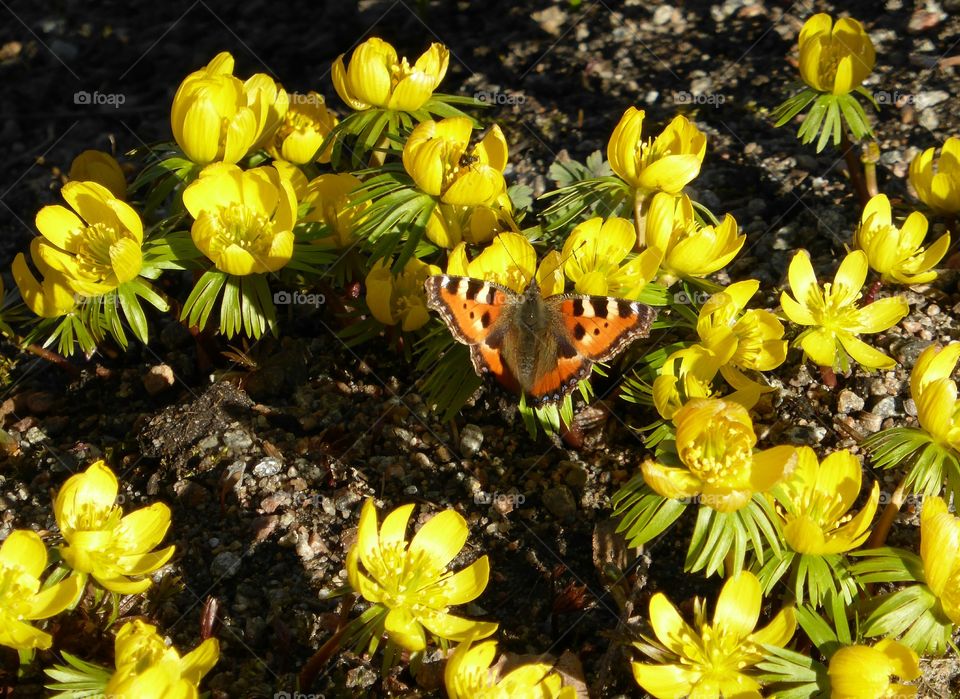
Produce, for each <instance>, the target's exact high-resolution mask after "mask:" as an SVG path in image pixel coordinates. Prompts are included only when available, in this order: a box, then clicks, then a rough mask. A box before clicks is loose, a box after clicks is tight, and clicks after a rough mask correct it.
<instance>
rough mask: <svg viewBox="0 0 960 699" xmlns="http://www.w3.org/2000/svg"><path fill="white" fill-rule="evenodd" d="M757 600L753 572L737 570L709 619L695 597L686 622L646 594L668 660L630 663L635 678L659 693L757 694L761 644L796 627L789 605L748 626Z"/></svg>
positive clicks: (781, 640) (662, 697) (665, 602)
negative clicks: (762, 623) (691, 615)
mask: <svg viewBox="0 0 960 699" xmlns="http://www.w3.org/2000/svg"><path fill="white" fill-rule="evenodd" d="M762 602H763V599H762V596H761V591H760V583H759V581H758V580H757V578H756V577H755V576H754V575H753V574H752V573H749V572H747V571H741V572H739V573H737V574H736V575H734V576H733V577H731V578H729V579H728V580H727V582H726V583H724V585H723V589H722V590H720V596H719V598H718V599H717V607H716V610H715V611H714V613H713V621H712V622H710V621H707V615H706V605H705V604H704V601H703V600H701V599H697V600H696V601H695V602H694V623H693V626H690V625H689V624H687V623H686V622H685V621H684V620H683V618H682V617H681V616H680V613H679V612H678V611H677V608H676V607H674V606H673V605H672V604H671V603H670V600H669V599H667V596H666V595H664V594H663V593H662V592H658V593H657V594H655V595H654V596H653V597H652V598H651V599H650V625H651V626H652V627H653V631H654V633H655V634H656V636H657V639H658V640H659V641H660V643H661V644H663V646H664V649H665V651H666V653H665V654H666V655H667V657H668V660H667V661H665V662H663V663H661V664H658V665H653V664H648V663H633V664H632V665H633V676H634V678H635V679H636V680H637V683H638V684H639V685H640V686H641V687H643V688H644V689H645V690H646V691H647V692H649V693H650V694H652V695H653V696H655V697H658V698H659V699H673V698H674V697H685V696H690V697H759V696H760V693H759V690H760V683H759V682H758V681H757V680H756V679H754V677H753V676H752V674H753V673H752V671H751V670H752V667H753V666H754V665H755V664H757V663H758V662H760V661H761V660H762V659H763V658H764V655H765V651H764V649H763V647H762V646H763V645H764V644H767V645H772V646H781V647H782V646H784V645H785V644H786V643H787V641H789V640H790V638H791V637H792V636H793V632H794V631H795V630H796V627H797V622H796V618H795V615H794V611H793V608H792V607H786V608H784V609H782V610H781V611H780V613H779V614H777V616H776V617H774V619H773V621H771V622H770V624H768V625H767V626H765V627H763V628H762V629H759V630H754V629H755V627H756V625H757V621H758V619H759V618H760V606H761V604H762Z"/></svg>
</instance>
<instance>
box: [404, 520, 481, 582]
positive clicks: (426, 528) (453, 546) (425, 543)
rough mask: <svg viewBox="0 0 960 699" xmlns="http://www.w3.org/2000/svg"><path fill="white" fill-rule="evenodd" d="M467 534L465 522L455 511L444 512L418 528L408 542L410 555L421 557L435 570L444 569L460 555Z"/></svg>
mask: <svg viewBox="0 0 960 699" xmlns="http://www.w3.org/2000/svg"><path fill="white" fill-rule="evenodd" d="M468 534H469V531H468V529H467V522H466V520H465V519H464V518H463V517H462V516H461V515H460V514H459V513H458V512H457V511H456V510H444V511H443V512H441V513H439V514H437V515H434V516H433V517H431V518H430V519H429V520H427V522H426V523H425V524H424V525H423V526H422V527H420V529H419V531H417V533H416V534H415V535H414V537H413V540H412V541H411V542H410V549H409V550H410V555H411V556H414V557H416V556H418V555H423V556H424V557H426V558H427V559H428V560H430V562H431V563H432V565H434V566H436V567H437V568H445V567H446V565H447V564H448V563H449V562H450V561H452V560H453V559H454V557H455V556H456V555H457V554H458V553H460V549H462V548H463V545H464V544H465V543H466V541H467V535H468Z"/></svg>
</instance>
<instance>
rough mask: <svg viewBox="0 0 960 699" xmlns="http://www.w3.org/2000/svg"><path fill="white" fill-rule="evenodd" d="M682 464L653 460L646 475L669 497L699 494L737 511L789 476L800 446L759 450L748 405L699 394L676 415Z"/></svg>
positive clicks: (704, 501)
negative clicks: (701, 396) (666, 464)
mask: <svg viewBox="0 0 960 699" xmlns="http://www.w3.org/2000/svg"><path fill="white" fill-rule="evenodd" d="M673 421H674V423H675V424H676V427H677V432H676V435H677V436H676V445H677V454H678V456H679V457H680V463H681V466H679V467H676V466H665V465H663V464H660V463H657V462H655V461H653V460H650V459H648V460H647V461H645V462H644V463H643V465H642V467H641V468H642V470H643V478H644V480H645V481H646V482H647V484H648V485H649V486H650V487H651V488H653V490H655V491H656V492H657V493H659V494H660V495H662V496H663V497H666V498H673V499H677V500H679V499H683V498H694V497H698V498H699V499H700V501H701V502H702V504H704V505H706V506H708V507H711V508H713V509H714V510H717V511H719V512H734V511H736V510H739V509H740V508H742V507H743V506H744V505H746V504H747V503H748V502H749V501H750V498H751V497H752V496H753V494H754V493H764V492H766V491H768V490H770V488H772V487H773V486H774V485H776V484H777V483H779V482H780V481H781V480H783V479H784V478H785V477H786V476H787V475H789V473H790V471H791V470H792V469H793V467H794V465H795V464H796V461H797V455H796V449H794V448H793V447H791V446H777V447H772V448H770V449H765V450H763V451H759V452H754V447H755V446H756V444H757V436H756V434H755V433H754V431H753V421H752V420H751V419H750V414H749V413H748V412H747V409H746V408H745V407H743V406H742V405H740V404H739V403H735V402H733V401H730V400H721V399H719V398H694V399H691V400H689V401H687V402H686V403H685V404H684V405H683V407H682V408H680V409H679V410H677V412H676V413H675V414H674V415H673Z"/></svg>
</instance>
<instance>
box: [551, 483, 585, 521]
mask: <svg viewBox="0 0 960 699" xmlns="http://www.w3.org/2000/svg"><path fill="white" fill-rule="evenodd" d="M543 506H544V507H546V508H547V510H548V511H549V512H550V514H552V515H553V516H554V517H556V518H557V519H559V520H561V521H567V520H570V519H573V517H574V515H576V513H577V503H576V501H575V500H574V499H573V493H572V492H570V488H568V487H567V486H565V485H558V486H555V487H553V488H549V489H548V490H546V491H544V493H543Z"/></svg>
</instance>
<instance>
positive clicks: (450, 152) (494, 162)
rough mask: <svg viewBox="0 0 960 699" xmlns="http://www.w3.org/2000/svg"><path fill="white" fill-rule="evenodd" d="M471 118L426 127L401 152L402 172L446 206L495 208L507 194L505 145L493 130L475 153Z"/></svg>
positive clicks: (429, 123)
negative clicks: (504, 194)
mask: <svg viewBox="0 0 960 699" xmlns="http://www.w3.org/2000/svg"><path fill="white" fill-rule="evenodd" d="M472 129H473V125H472V124H471V122H470V119H468V118H467V117H451V118H449V119H442V120H440V121H424V122H421V123H420V124H418V125H417V127H416V128H415V129H414V130H413V132H412V133H411V134H410V136H409V137H408V138H407V142H406V143H405V144H404V146H403V167H404V168H405V169H406V171H407V174H409V175H410V177H412V178H413V181H414V182H415V183H416V185H417V187H419V188H420V189H421V190H422V191H424V192H426V193H427V194H429V195H431V196H434V197H439V198H440V201H441V202H443V203H444V204H459V205H460V206H477V205H481V204H482V205H491V204H493V203H494V202H495V201H496V200H497V198H498V197H499V196H500V195H501V194H503V193H504V192H505V191H506V183H505V182H504V179H503V169H504V168H505V167H506V166H507V141H506V140H505V139H504V137H503V132H502V131H500V127H499V126H497V125H494V126H493V128H491V129H490V130H489V131H488V132H487V135H486V136H484V137H483V139H482V140H481V141H480V143H478V144H477V145H476V146H475V147H474V148H473V149H472V150H468V149H469V148H470V133H471V131H472Z"/></svg>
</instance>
